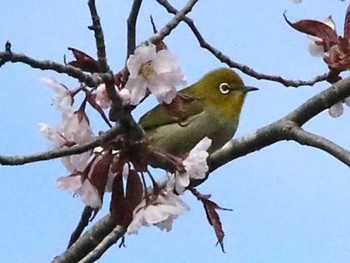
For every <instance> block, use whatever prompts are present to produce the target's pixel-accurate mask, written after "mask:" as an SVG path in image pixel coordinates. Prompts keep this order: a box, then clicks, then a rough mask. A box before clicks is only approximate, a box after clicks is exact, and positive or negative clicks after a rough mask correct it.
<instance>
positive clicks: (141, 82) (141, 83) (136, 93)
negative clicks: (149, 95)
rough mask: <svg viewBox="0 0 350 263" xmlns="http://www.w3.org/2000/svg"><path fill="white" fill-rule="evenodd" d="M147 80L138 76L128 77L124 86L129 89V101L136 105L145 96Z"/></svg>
mask: <svg viewBox="0 0 350 263" xmlns="http://www.w3.org/2000/svg"><path fill="white" fill-rule="evenodd" d="M147 85H148V83H147V80H146V79H145V78H144V77H142V76H138V77H137V78H136V79H129V80H128V82H127V83H126V85H125V88H126V89H127V90H129V91H130V103H131V104H132V105H137V104H139V103H140V101H141V100H142V99H143V98H144V97H145V96H146V91H147Z"/></svg>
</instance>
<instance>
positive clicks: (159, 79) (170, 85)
mask: <svg viewBox="0 0 350 263" xmlns="http://www.w3.org/2000/svg"><path fill="white" fill-rule="evenodd" d="M176 60H177V59H176V57H175V56H174V55H173V54H172V53H171V52H170V51H168V50H164V49H163V50H160V51H158V52H156V46H155V45H154V44H152V43H149V44H148V45H145V44H144V45H141V46H139V47H137V48H136V49H135V54H134V55H131V56H130V57H129V59H128V61H127V68H128V70H129V73H130V76H129V80H128V82H127V83H126V85H125V88H126V89H128V90H129V91H130V93H131V104H133V105H137V104H139V103H140V101H141V100H142V99H143V98H144V97H145V96H146V94H147V89H148V90H149V91H150V92H151V93H153V94H154V95H155V96H156V97H157V99H158V100H159V101H160V102H165V103H170V102H171V101H172V100H173V98H174V97H175V96H176V89H175V86H178V85H185V84H186V80H185V75H184V73H183V72H182V70H181V69H180V68H179V67H178V66H177V64H176Z"/></svg>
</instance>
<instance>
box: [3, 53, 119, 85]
mask: <svg viewBox="0 0 350 263" xmlns="http://www.w3.org/2000/svg"><path fill="white" fill-rule="evenodd" d="M7 62H11V63H23V64H27V65H29V66H30V67H32V68H35V69H41V70H54V71H56V72H57V73H63V74H66V75H68V76H70V77H73V78H75V79H77V80H79V81H80V82H84V83H85V84H86V85H87V86H89V87H96V86H98V85H99V84H101V83H103V82H106V81H108V80H112V79H113V75H112V74H110V73H98V74H97V73H94V74H91V75H88V74H85V73H84V72H83V71H82V70H80V69H79V68H76V67H73V66H70V65H62V64H59V63H56V62H53V61H50V60H36V59H33V58H31V57H28V56H26V55H24V54H18V53H13V52H6V51H5V52H0V67H1V66H2V65H4V64H5V63H7Z"/></svg>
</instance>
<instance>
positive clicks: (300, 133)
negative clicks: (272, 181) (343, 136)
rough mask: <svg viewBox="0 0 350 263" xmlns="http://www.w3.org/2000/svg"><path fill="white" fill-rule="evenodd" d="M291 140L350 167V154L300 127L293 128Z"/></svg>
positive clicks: (290, 135)
mask: <svg viewBox="0 0 350 263" xmlns="http://www.w3.org/2000/svg"><path fill="white" fill-rule="evenodd" d="M289 138H290V139H291V140H294V141H296V142H298V143H300V144H301V145H306V146H311V147H314V148H318V149H321V150H323V151H325V152H327V153H329V154H330V155H332V156H334V157H335V158H337V159H338V160H340V161H341V162H343V163H344V164H346V165H347V166H349V167H350V152H349V151H346V150H344V149H343V148H342V147H340V146H338V145H337V144H335V143H333V142H331V141H330V140H327V139H326V138H323V137H321V136H318V135H316V134H312V133H310V132H307V131H304V130H303V129H301V128H300V127H293V128H292V129H290V130H289Z"/></svg>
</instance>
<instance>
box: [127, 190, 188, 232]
mask: <svg viewBox="0 0 350 263" xmlns="http://www.w3.org/2000/svg"><path fill="white" fill-rule="evenodd" d="M188 210H190V208H189V206H188V205H186V204H185V203H184V202H183V201H182V200H181V199H180V198H179V197H178V196H177V195H175V194H174V193H173V192H168V191H165V190H163V191H161V192H160V193H159V195H158V196H157V197H156V198H155V199H154V200H150V201H149V204H146V201H145V200H143V201H142V202H141V203H140V204H139V205H138V206H137V207H136V208H135V210H134V213H133V220H132V222H131V223H130V225H129V226H128V229H127V232H128V233H129V234H136V233H137V232H138V231H139V229H140V228H141V226H149V225H155V226H157V227H159V228H160V229H161V230H166V231H168V232H169V231H170V230H171V228H172V223H173V221H174V219H176V218H177V217H178V216H179V215H181V214H183V213H184V212H186V211H188Z"/></svg>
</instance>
